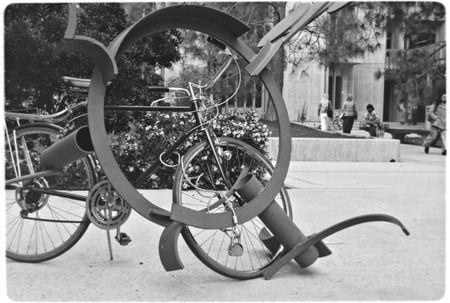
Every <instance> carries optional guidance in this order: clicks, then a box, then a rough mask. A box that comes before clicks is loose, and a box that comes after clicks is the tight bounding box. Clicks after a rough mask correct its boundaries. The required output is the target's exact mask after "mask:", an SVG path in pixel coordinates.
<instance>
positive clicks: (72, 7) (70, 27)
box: [64, 3, 78, 39]
mask: <svg viewBox="0 0 450 303" xmlns="http://www.w3.org/2000/svg"><path fill="white" fill-rule="evenodd" d="M68 6H69V19H68V21H67V28H66V32H65V33H64V39H73V38H74V37H75V32H76V29H77V11H78V8H77V4H75V3H69V4H68Z"/></svg>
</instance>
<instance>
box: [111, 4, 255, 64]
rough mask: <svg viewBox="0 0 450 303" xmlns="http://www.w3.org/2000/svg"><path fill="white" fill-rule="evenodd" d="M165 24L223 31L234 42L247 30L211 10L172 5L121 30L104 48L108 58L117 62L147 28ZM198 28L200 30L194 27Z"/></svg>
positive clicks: (223, 14) (225, 15) (156, 28)
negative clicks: (115, 59)
mask: <svg viewBox="0 0 450 303" xmlns="http://www.w3.org/2000/svg"><path fill="white" fill-rule="evenodd" d="M167 22H172V23H173V25H174V27H177V25H178V24H177V23H178V22H179V23H180V24H183V23H188V24H189V23H191V26H193V27H194V28H192V29H204V28H205V27H211V26H213V27H217V28H220V29H222V28H224V29H226V32H227V33H229V34H230V35H232V36H233V37H235V38H237V37H240V36H242V35H243V34H244V33H246V32H247V31H249V30H250V28H249V27H248V26H247V25H246V24H244V23H242V22H241V21H239V20H238V19H236V18H234V17H232V16H230V15H228V14H226V13H224V12H222V11H219V10H216V9H213V8H210V7H205V6H197V5H186V4H183V5H174V6H169V7H166V8H162V9H159V10H157V11H154V12H152V13H150V14H148V15H146V16H145V17H143V18H142V19H140V20H139V21H137V22H136V23H135V24H133V25H132V26H130V27H129V28H127V29H125V30H124V31H123V32H122V33H120V34H119V36H118V37H117V38H116V39H114V41H112V42H111V44H110V45H109V46H108V48H109V49H110V51H111V54H112V55H114V57H116V58H117V56H119V55H120V54H121V53H122V52H123V51H124V50H125V49H126V48H128V47H129V46H130V45H131V44H133V43H135V42H136V41H137V40H139V39H140V38H142V37H144V36H145V35H147V34H148V33H149V28H153V29H154V30H153V31H157V30H158V26H161V27H164V26H165V25H166V24H167ZM198 25H199V26H200V27H198Z"/></svg>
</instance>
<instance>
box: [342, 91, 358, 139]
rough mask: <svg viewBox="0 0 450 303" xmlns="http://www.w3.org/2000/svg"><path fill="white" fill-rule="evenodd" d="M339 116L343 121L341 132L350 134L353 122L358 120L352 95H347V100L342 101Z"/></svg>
mask: <svg viewBox="0 0 450 303" xmlns="http://www.w3.org/2000/svg"><path fill="white" fill-rule="evenodd" d="M341 116H342V120H343V127H342V132H343V133H345V134H350V132H351V131H352V128H353V122H354V121H355V120H356V119H358V112H357V111H356V104H355V101H354V100H353V95H351V94H349V95H348V96H347V100H345V101H344V104H343V105H342V109H341Z"/></svg>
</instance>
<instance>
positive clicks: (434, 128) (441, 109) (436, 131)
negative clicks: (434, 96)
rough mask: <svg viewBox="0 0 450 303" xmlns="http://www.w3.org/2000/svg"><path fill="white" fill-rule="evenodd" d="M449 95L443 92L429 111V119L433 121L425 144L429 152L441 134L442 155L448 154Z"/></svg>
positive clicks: (426, 150)
mask: <svg viewBox="0 0 450 303" xmlns="http://www.w3.org/2000/svg"><path fill="white" fill-rule="evenodd" d="M446 103H447V96H446V95H445V94H443V95H442V96H441V98H440V99H439V100H437V102H434V103H433V105H432V106H431V108H430V111H429V112H428V113H427V120H428V121H430V123H431V129H430V134H429V135H428V136H427V137H426V138H425V141H424V142H423V146H424V147H425V153H426V154H428V151H429V150H430V146H431V145H433V144H434V143H436V141H437V140H438V139H439V136H440V137H441V139H442V153H441V154H442V155H443V156H445V155H447V147H446V146H447V126H446V125H447V124H446V123H447V108H446Z"/></svg>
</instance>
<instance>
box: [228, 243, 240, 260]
mask: <svg viewBox="0 0 450 303" xmlns="http://www.w3.org/2000/svg"><path fill="white" fill-rule="evenodd" d="M243 254H244V248H243V247H242V245H241V243H234V244H232V245H230V246H229V247H228V255H229V256H231V257H240V256H242V255H243Z"/></svg>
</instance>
